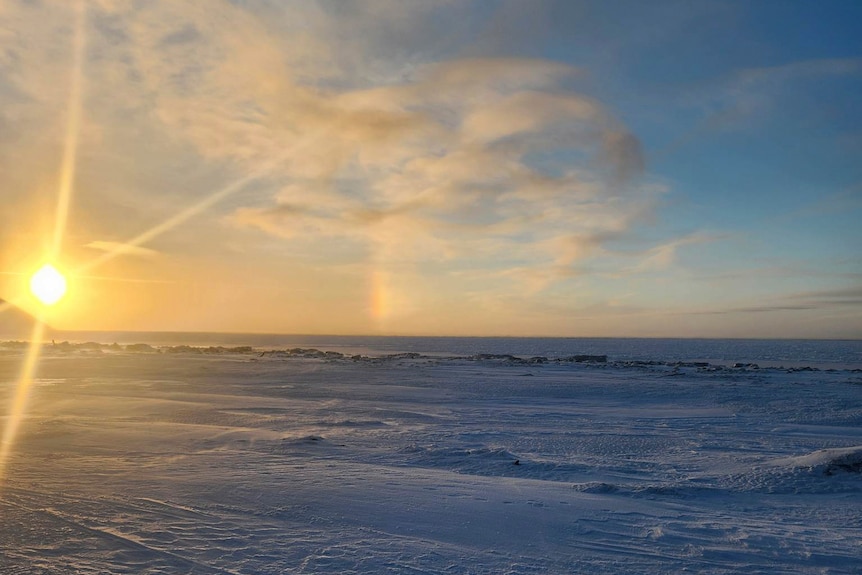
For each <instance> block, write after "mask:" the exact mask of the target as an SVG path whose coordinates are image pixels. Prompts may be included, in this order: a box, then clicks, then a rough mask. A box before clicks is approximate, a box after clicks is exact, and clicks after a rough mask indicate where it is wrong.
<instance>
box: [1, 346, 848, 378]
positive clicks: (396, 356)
mask: <svg viewBox="0 0 862 575" xmlns="http://www.w3.org/2000/svg"><path fill="white" fill-rule="evenodd" d="M28 345H29V343H28V342H26V341H2V342H0V352H2V351H13V350H21V349H24V348H26V347H27V346H28ZM44 349H45V350H46V351H54V352H61V353H63V352H80V353H102V352H131V353H153V354H158V353H162V354H209V355H224V354H242V355H249V356H251V355H254V356H257V357H260V358H310V359H323V360H341V361H353V362H364V363H386V362H394V361H400V360H425V361H475V362H481V363H486V364H497V365H511V366H522V367H523V366H538V365H544V364H557V365H559V364H574V363H579V364H591V365H596V366H607V367H616V368H650V367H664V368H673V369H674V371H678V370H679V369H683V368H687V369H695V370H697V371H698V372H722V371H733V372H739V371H760V370H771V371H786V372H788V373H795V372H806V371H810V372H817V371H827V372H834V371H849V372H851V373H862V369H840V370H839V369H821V368H818V367H812V366H801V367H800V366H796V367H781V366H779V367H760V366H759V365H758V364H756V363H741V362H737V363H733V364H731V365H719V364H712V363H709V362H705V361H662V360H608V356H607V355H589V354H575V355H568V356H563V357H550V358H549V357H545V356H532V357H522V356H517V355H512V354H507V353H503V354H498V353H477V354H473V355H426V354H421V353H416V352H403V353H392V354H386V355H362V354H344V353H341V352H338V351H326V350H320V349H316V348H302V347H294V348H290V349H272V350H260V349H255V348H253V347H252V346H248V345H242V346H232V347H226V346H221V345H218V346H193V345H163V346H153V345H150V344H148V343H132V344H125V345H123V344H118V343H110V344H106V343H98V342H93V341H88V342H80V343H73V342H68V341H63V342H59V343H58V342H53V341H52V342H51V343H47V344H44Z"/></svg>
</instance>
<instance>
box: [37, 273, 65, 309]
mask: <svg viewBox="0 0 862 575" xmlns="http://www.w3.org/2000/svg"><path fill="white" fill-rule="evenodd" d="M30 291H31V292H32V293H33V295H34V296H36V299H38V300H39V301H40V302H42V303H43V304H45V305H54V304H55V303H57V302H58V301H60V299H61V298H62V297H63V296H64V295H65V293H66V278H65V277H63V274H61V273H60V272H59V271H58V270H57V268H55V267H54V266H52V265H51V264H45V265H44V266H42V267H41V268H39V271H37V272H36V273H34V274H33V277H31V278H30Z"/></svg>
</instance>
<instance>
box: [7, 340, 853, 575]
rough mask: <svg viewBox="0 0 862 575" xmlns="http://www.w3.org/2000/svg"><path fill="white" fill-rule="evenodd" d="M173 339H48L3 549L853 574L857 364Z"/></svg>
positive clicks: (132, 563)
mask: <svg viewBox="0 0 862 575" xmlns="http://www.w3.org/2000/svg"><path fill="white" fill-rule="evenodd" d="M142 351H143V350H142ZM164 351H168V350H164ZM173 351H179V352H178V353H132V352H129V351H123V350H119V351H112V350H107V349H102V348H95V349H82V348H72V349H65V350H62V349H61V350H54V351H52V350H51V349H50V348H49V349H48V351H47V354H46V355H45V356H44V357H43V360H42V364H41V367H40V370H39V379H38V381H37V382H36V385H35V387H34V391H33V395H32V397H31V400H30V407H29V413H28V417H27V419H26V421H25V423H24V424H23V426H22V428H21V433H20V435H19V438H18V442H17V443H16V445H15V447H14V449H13V452H14V453H13V456H12V458H11V460H10V467H9V470H8V473H7V477H6V480H5V483H4V484H3V485H2V486H0V513H2V517H3V523H2V526H0V572H2V573H4V574H5V573H10V574H12V573H22V574H23V573H28V574H30V573H52V574H54V573H76V574H91V573H92V574H95V573H145V574H146V573H149V574H155V573H172V574H173V573H194V574H198V573H199V574H203V573H230V574H275V573H384V572H390V573H513V574H525V573H589V574H602V573H615V574H616V573H644V574H658V573H679V572H686V571H687V572H692V573H715V574H718V573H749V574H750V573H764V574H765V573H770V574H774V573H859V569H860V558H862V546H860V542H862V496H860V495H862V473H860V462H862V374H860V373H859V372H854V371H849V370H832V371H813V370H787V369H750V368H745V367H740V368H736V369H732V368H715V367H714V366H704V365H695V364H678V365H677V364H665V363H661V362H654V363H649V362H638V363H634V362H628V363H622V362H613V361H611V362H608V363H600V362H578V361H544V362H541V361H533V362H530V361H526V360H525V358H524V359H521V358H515V360H510V359H506V358H502V357H496V358H495V357H478V356H465V357H459V358H439V357H427V356H423V355H418V354H402V355H400V356H397V357H389V358H368V357H358V358H355V359H351V358H349V357H347V356H341V355H340V354H329V355H327V354H314V353H287V352H285V353H266V354H260V353H252V352H250V351H249V350H246V349H237V350H225V349H222V350H213V352H212V353H199V352H200V350H190V349H182V350H173ZM21 353H22V352H21V351H20V350H8V351H7V352H6V353H5V354H4V355H0V378H2V382H3V383H4V386H5V389H6V392H5V395H4V396H3V402H4V403H3V406H2V407H3V409H4V411H3V413H5V412H6V410H7V409H8V403H9V395H10V394H11V393H12V391H13V387H14V384H15V378H16V377H17V372H18V367H19V364H20V360H21Z"/></svg>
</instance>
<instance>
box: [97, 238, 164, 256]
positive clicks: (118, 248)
mask: <svg viewBox="0 0 862 575" xmlns="http://www.w3.org/2000/svg"><path fill="white" fill-rule="evenodd" d="M84 247H87V248H90V249H94V250H98V251H101V252H106V253H111V254H120V255H129V256H138V257H145V258H150V257H154V256H156V255H158V254H159V252H157V251H156V250H153V249H150V248H144V247H141V246H136V245H133V244H126V243H122V242H112V241H106V240H95V241H92V242H90V243H88V244H86V245H85V246H84Z"/></svg>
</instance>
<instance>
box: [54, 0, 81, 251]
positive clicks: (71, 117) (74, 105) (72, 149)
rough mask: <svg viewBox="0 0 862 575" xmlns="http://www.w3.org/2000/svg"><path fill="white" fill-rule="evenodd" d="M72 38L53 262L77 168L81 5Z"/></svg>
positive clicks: (66, 217) (61, 240)
mask: <svg viewBox="0 0 862 575" xmlns="http://www.w3.org/2000/svg"><path fill="white" fill-rule="evenodd" d="M75 17H76V18H75V37H74V51H73V54H74V55H73V61H72V75H71V83H70V87H69V105H68V117H67V120H66V137H65V139H64V142H63V162H62V166H61V169H60V185H59V191H58V194H57V210H56V212H55V217H54V238H53V241H52V242H51V252H50V256H49V258H48V260H49V261H51V260H53V259H55V258H56V257H57V256H58V255H59V253H60V250H61V249H62V246H63V238H64V237H65V235H66V226H67V223H68V221H69V206H70V205H71V203H72V192H73V191H74V185H75V168H76V167H77V156H78V139H79V135H80V131H81V111H82V105H83V98H82V91H83V83H84V52H85V48H86V41H85V39H86V36H85V34H84V25H85V19H86V11H85V9H84V4H83V2H78V3H77V4H76V6H75Z"/></svg>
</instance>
